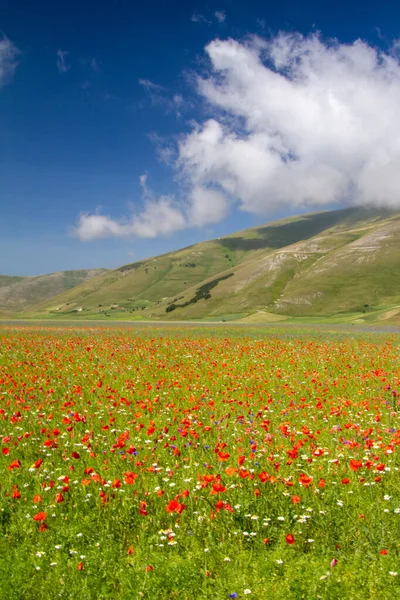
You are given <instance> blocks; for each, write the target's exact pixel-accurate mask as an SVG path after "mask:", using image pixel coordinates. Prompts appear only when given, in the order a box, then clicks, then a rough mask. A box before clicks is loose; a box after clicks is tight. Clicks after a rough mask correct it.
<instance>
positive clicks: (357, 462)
mask: <svg viewBox="0 0 400 600" xmlns="http://www.w3.org/2000/svg"><path fill="white" fill-rule="evenodd" d="M362 466H363V464H362V462H361V460H351V461H350V469H351V470H352V471H358V469H361V467H362Z"/></svg>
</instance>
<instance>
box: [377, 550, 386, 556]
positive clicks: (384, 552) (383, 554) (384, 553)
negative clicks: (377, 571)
mask: <svg viewBox="0 0 400 600" xmlns="http://www.w3.org/2000/svg"><path fill="white" fill-rule="evenodd" d="M387 553H388V551H387V550H385V549H383V550H381V551H380V553H379V554H382V556H386V554H387Z"/></svg>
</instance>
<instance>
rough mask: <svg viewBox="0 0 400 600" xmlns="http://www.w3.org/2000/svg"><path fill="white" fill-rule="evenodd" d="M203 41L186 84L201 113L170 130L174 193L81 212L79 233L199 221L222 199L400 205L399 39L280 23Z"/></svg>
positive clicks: (209, 219)
mask: <svg viewBox="0 0 400 600" xmlns="http://www.w3.org/2000/svg"><path fill="white" fill-rule="evenodd" d="M205 50H206V53H207V55H208V58H209V67H208V72H206V74H204V73H203V75H202V76H198V78H197V91H198V94H199V96H200V97H201V98H202V99H203V101H204V104H205V105H206V107H207V110H208V114H209V116H208V118H207V119H205V120H204V121H202V122H200V123H196V124H194V125H193V127H192V128H191V130H190V131H189V133H185V134H184V135H182V137H181V138H180V141H179V143H178V144H177V148H176V151H177V159H176V161H175V162H174V168H175V169H176V175H177V177H178V181H180V183H181V185H182V197H183V198H184V199H183V200H181V201H180V202H178V201H177V200H176V199H174V198H171V197H169V196H165V197H161V198H159V199H154V198H147V199H146V202H145V207H144V210H143V212H142V213H139V214H138V215H136V216H133V217H130V218H129V219H128V220H127V221H126V220H123V221H115V220H112V219H110V218H109V217H105V216H102V215H82V216H81V217H80V223H79V227H80V228H81V231H82V232H83V233H82V235H81V239H93V238H94V237H99V236H106V235H136V236H143V237H152V236H155V235H161V234H164V233H172V232H173V231H177V230H179V229H182V228H184V227H202V226H205V225H207V224H210V223H216V222H218V221H220V220H222V219H224V218H225V217H226V215H227V214H228V212H229V210H230V207H231V206H232V205H236V206H238V207H239V208H240V209H241V210H243V211H247V212H250V213H258V214H265V215H268V214H272V213H273V212H274V211H275V210H276V209H277V208H279V209H280V210H282V209H284V208H285V207H287V208H290V209H296V208H297V209H299V210H303V209H307V208H309V209H319V208H320V209H321V208H329V207H330V206H331V205H332V204H335V205H337V204H342V205H351V204H354V205H356V204H367V205H368V204H375V205H382V206H383V205H385V206H389V207H400V193H399V190H400V112H399V106H400V51H399V44H394V45H393V48H392V49H391V50H390V51H388V52H383V51H382V50H378V49H376V48H373V47H371V46H369V45H368V44H367V43H365V42H362V41H361V40H356V41H355V42H354V43H351V44H341V43H339V42H338V41H335V40H331V41H324V40H323V39H322V38H321V37H320V36H318V35H311V36H307V37H304V36H302V35H300V34H286V33H281V34H279V35H277V36H275V37H273V38H271V39H269V40H264V39H261V38H259V37H253V38H251V39H250V40H248V41H246V42H239V41H236V40H233V39H228V40H219V39H216V40H214V41H212V42H211V43H210V44H209V45H208V46H207V47H206V49H205ZM144 185H146V180H144ZM79 227H78V229H79ZM87 232H89V233H87Z"/></svg>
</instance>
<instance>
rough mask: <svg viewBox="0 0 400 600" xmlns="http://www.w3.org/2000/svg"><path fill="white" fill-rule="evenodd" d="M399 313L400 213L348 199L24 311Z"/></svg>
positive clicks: (248, 315)
mask: <svg viewBox="0 0 400 600" xmlns="http://www.w3.org/2000/svg"><path fill="white" fill-rule="evenodd" d="M13 285H20V283H19V282H17V283H16V284H13ZM1 289H2V288H0V298H1ZM0 306H1V304H0ZM398 312H399V314H400V213H399V212H395V211H389V210H384V209H372V208H348V209H343V210H337V211H326V212H320V213H311V214H307V215H302V216H299V217H291V218H287V219H283V220H280V221H276V222H274V223H270V224H267V225H265V226H261V227H255V228H252V229H247V230H244V231H240V232H238V233H236V234H233V235H230V236H226V237H223V238H218V239H216V240H211V241H208V242H202V243H199V244H195V245H193V246H190V247H187V248H184V249H181V250H177V251H175V252H170V253H168V254H164V255H162V256H157V257H153V258H149V259H147V260H142V261H139V262H135V263H132V264H129V265H125V266H122V267H120V268H118V269H115V270H113V271H108V272H107V273H104V274H101V275H99V276H97V277H94V278H91V279H90V280H89V281H85V282H84V283H82V284H81V285H78V286H77V287H74V288H73V289H70V290H68V291H66V292H63V293H61V294H59V295H57V296H55V297H52V298H51V299H50V300H48V299H47V300H45V301H43V302H41V303H39V304H37V305H35V306H34V307H33V308H29V309H28V310H27V311H24V313H22V315H24V316H30V317H42V318H43V317H46V318H59V317H63V318H66V317H67V318H68V317H74V318H89V319H94V318H96V319H99V318H100V319H107V318H115V319H127V320H131V319H150V320H171V321H179V320H186V319H196V320H197V319H206V320H232V319H244V320H248V321H279V320H284V319H287V318H297V319H304V318H308V319H310V318H317V319H322V320H323V319H331V318H332V317H335V318H336V319H353V320H354V319H358V320H367V321H368V320H374V319H375V320H379V319H386V318H392V319H393V318H395V317H396V315H397V313H398ZM22 315H21V316H22Z"/></svg>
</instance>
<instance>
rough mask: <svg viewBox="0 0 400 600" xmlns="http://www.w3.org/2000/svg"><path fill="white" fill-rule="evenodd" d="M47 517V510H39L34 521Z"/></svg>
mask: <svg viewBox="0 0 400 600" xmlns="http://www.w3.org/2000/svg"><path fill="white" fill-rule="evenodd" d="M46 517H47V514H46V513H45V512H38V513H37V514H36V515H35V516H34V517H33V520H34V521H44V520H45V519H46Z"/></svg>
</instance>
